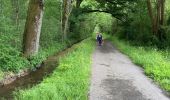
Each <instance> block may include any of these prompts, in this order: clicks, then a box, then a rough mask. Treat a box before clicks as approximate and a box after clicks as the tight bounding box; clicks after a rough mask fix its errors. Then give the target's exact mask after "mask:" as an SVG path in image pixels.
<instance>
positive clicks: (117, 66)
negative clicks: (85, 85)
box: [89, 41, 170, 100]
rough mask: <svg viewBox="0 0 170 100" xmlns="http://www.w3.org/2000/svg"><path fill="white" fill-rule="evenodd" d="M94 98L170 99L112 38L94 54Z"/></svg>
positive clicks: (117, 99)
mask: <svg viewBox="0 0 170 100" xmlns="http://www.w3.org/2000/svg"><path fill="white" fill-rule="evenodd" d="M92 66H93V67H92V78H91V86H90V91H89V99H90V100H170V99H169V98H168V97H166V96H165V95H164V93H163V91H162V90H161V89H160V88H159V87H158V86H157V85H155V84H154V83H153V82H152V80H151V79H149V78H147V76H146V75H145V74H144V72H143V70H142V69H141V68H140V67H139V66H136V65H134V64H133V63H132V62H131V60H130V59H129V58H128V57H127V56H125V55H124V54H122V53H120V52H119V51H118V50H117V49H116V48H115V47H114V46H113V45H112V44H111V42H109V41H106V42H105V44H104V45H103V46H97V47H96V50H95V52H94V54H93V64H92Z"/></svg>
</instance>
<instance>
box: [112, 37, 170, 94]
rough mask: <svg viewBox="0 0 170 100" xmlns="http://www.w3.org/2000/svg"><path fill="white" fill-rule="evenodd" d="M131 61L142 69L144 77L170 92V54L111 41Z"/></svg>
mask: <svg viewBox="0 0 170 100" xmlns="http://www.w3.org/2000/svg"><path fill="white" fill-rule="evenodd" d="M111 40H112V41H113V43H114V44H115V45H116V46H117V47H118V48H119V49H120V50H121V51H122V52H123V53H125V54H127V55H128V56H129V57H130V58H131V59H132V61H133V62H134V63H135V64H137V65H140V66H141V67H143V68H144V70H145V73H146V75H148V76H149V77H151V78H152V79H154V81H156V82H158V83H159V84H160V86H161V87H162V88H164V89H165V90H167V91H169V92H170V61H169V60H170V56H169V55H170V53H169V51H159V50H158V49H155V48H153V47H152V48H151V47H142V46H139V47H138V46H132V45H131V44H130V43H129V42H126V41H121V40H118V39H117V38H116V37H114V38H112V39H111Z"/></svg>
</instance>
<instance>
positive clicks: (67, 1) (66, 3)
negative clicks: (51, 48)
mask: <svg viewBox="0 0 170 100" xmlns="http://www.w3.org/2000/svg"><path fill="white" fill-rule="evenodd" d="M71 3H72V0H63V14H62V32H63V40H66V39H67V30H68V20H69V16H70V13H71V11H72V5H71Z"/></svg>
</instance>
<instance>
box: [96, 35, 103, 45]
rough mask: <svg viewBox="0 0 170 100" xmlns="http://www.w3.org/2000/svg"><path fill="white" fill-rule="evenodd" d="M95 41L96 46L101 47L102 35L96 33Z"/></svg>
mask: <svg viewBox="0 0 170 100" xmlns="http://www.w3.org/2000/svg"><path fill="white" fill-rule="evenodd" d="M96 39H97V42H98V45H99V46H101V45H102V41H103V37H102V34H101V33H97V37H96Z"/></svg>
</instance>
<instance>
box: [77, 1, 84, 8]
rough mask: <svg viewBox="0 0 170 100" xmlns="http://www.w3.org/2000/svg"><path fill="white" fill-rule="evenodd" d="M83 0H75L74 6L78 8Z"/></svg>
mask: <svg viewBox="0 0 170 100" xmlns="http://www.w3.org/2000/svg"><path fill="white" fill-rule="evenodd" d="M82 1H83V0H77V1H76V8H77V9H78V8H80V4H81V3H82Z"/></svg>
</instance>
